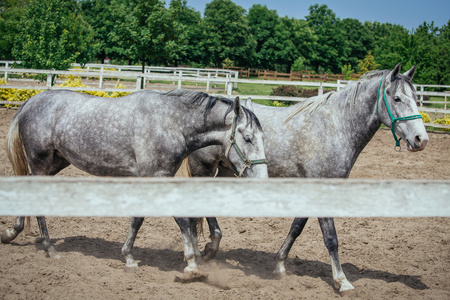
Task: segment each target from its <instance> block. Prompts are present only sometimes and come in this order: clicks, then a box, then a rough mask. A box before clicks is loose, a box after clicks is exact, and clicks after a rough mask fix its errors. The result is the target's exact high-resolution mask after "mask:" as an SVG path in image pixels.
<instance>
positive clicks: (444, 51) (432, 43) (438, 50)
mask: <svg viewBox="0 0 450 300" xmlns="http://www.w3.org/2000/svg"><path fill="white" fill-rule="evenodd" d="M445 27H446V26H443V27H442V29H439V28H438V27H436V26H434V24H433V23H431V24H428V23H426V22H424V23H423V24H422V25H420V26H419V27H418V28H417V29H416V30H415V31H414V32H413V34H412V50H411V52H412V56H413V62H414V63H415V64H416V65H417V73H416V75H415V78H416V81H418V82H420V83H424V84H444V83H442V82H445V80H444V81H443V80H442V79H443V78H444V77H445V74H446V73H447V74H448V73H449V72H450V71H449V69H448V67H449V63H448V60H449V59H450V57H449V52H448V50H449V39H448V32H447V47H446V46H445V40H446V38H445V32H446V28H445ZM447 31H448V28H447Z"/></svg>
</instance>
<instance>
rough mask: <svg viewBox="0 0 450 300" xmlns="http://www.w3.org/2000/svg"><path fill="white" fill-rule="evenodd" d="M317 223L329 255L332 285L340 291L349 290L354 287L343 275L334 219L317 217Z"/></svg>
mask: <svg viewBox="0 0 450 300" xmlns="http://www.w3.org/2000/svg"><path fill="white" fill-rule="evenodd" d="M319 224H320V229H321V230H322V235H323V241H324V243H325V246H326V247H327V249H328V254H329V255H330V260H331V269H332V272H333V281H334V286H335V287H336V288H337V289H338V290H339V292H341V293H342V292H346V291H351V290H353V289H354V287H353V285H352V284H351V283H350V282H349V281H348V280H347V278H346V277H345V274H344V271H343V270H342V266H341V262H340V260H339V254H338V239H337V233H336V229H335V227H334V220H333V218H319Z"/></svg>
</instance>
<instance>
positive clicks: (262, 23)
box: [247, 4, 284, 70]
mask: <svg viewBox="0 0 450 300" xmlns="http://www.w3.org/2000/svg"><path fill="white" fill-rule="evenodd" d="M247 20H248V24H249V27H250V30H251V34H252V35H253V38H254V39H255V41H256V48H255V55H254V59H253V60H252V67H254V68H258V69H272V70H273V69H274V67H275V63H276V55H275V50H276V48H277V45H276V44H277V41H276V39H275V36H276V35H279V33H280V32H279V30H280V29H284V28H282V27H280V25H281V21H280V18H279V16H278V14H277V12H276V11H275V10H271V9H268V8H267V6H266V5H261V4H254V5H253V6H252V7H251V8H250V9H249V11H248V15H247Z"/></svg>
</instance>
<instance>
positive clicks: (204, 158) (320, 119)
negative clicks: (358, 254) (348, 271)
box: [189, 64, 428, 292]
mask: <svg viewBox="0 0 450 300" xmlns="http://www.w3.org/2000/svg"><path fill="white" fill-rule="evenodd" d="M400 66H401V65H400V64H398V65H397V66H396V67H395V68H394V70H392V71H387V70H386V71H375V72H372V73H369V74H367V75H366V76H364V77H363V78H362V79H360V80H359V81H358V82H355V83H351V84H349V85H348V86H346V87H345V88H344V89H342V90H340V91H338V92H336V93H329V94H325V95H323V96H317V97H313V98H310V99H308V100H306V101H304V102H301V103H298V104H296V105H294V106H291V107H283V108H277V107H269V106H262V105H253V106H254V111H255V113H256V115H257V116H258V119H259V120H260V122H261V124H262V126H263V129H264V134H265V137H264V139H265V140H264V146H265V152H266V156H267V160H268V169H269V176H270V177H312V178H325V177H326V178H347V177H348V176H349V174H350V170H351V169H352V167H353V165H354V163H355V161H356V159H357V158H358V156H359V154H360V153H361V151H362V150H363V149H364V147H365V146H366V145H367V143H368V142H369V141H370V140H371V139H372V137H373V136H374V135H375V133H376V131H377V130H378V129H379V128H380V126H381V124H384V125H386V126H387V127H390V128H391V130H392V133H393V135H394V138H395V140H396V146H397V147H399V146H400V143H399V141H400V138H401V139H403V140H404V141H405V143H406V148H407V149H408V150H409V151H420V150H423V149H424V148H425V145H426V144H427V141H428V135H427V133H426V130H425V127H424V125H423V122H422V120H421V119H420V118H421V116H420V115H419V112H418V110H417V105H416V101H417V97H416V93H415V90H414V87H413V85H412V84H411V80H412V78H413V75H414V72H415V66H414V67H413V68H412V69H411V70H409V71H407V72H406V73H405V74H401V73H399V72H400ZM397 134H398V135H399V136H400V138H398V136H397ZM227 166H228V162H227V161H226V160H225V158H224V157H223V155H222V154H221V152H220V149H219V148H216V147H207V148H203V149H200V150H198V151H195V152H193V153H191V154H190V155H189V167H190V171H191V174H192V176H213V175H214V174H215V172H216V170H217V169H218V170H219V171H218V176H230V168H228V167H227ZM207 220H208V224H209V228H210V232H211V243H208V245H207V246H206V248H205V257H207V258H210V257H213V256H214V255H215V253H216V252H217V250H218V248H219V242H220V239H221V236H222V233H221V231H220V228H219V226H218V223H217V220H216V219H215V218H207ZM307 220H308V218H296V219H294V221H293V223H292V226H291V229H290V231H289V234H288V236H287V238H286V240H285V241H284V243H283V245H282V247H281V249H280V251H279V252H278V254H277V256H276V260H277V266H276V269H275V273H278V274H284V273H285V267H284V261H285V260H286V258H287V256H288V252H289V250H290V249H291V247H292V245H293V243H294V241H295V239H296V238H297V237H298V236H299V235H300V233H301V232H302V230H303V228H304V226H305V224H306V221H307ZM319 224H320V227H321V229H322V233H323V239H324V242H325V245H326V247H327V249H328V252H329V255H330V258H331V266H332V271H333V272H332V273H333V279H334V284H335V286H336V288H337V289H339V290H340V291H341V292H343V291H347V290H351V289H353V286H352V285H351V284H350V282H348V280H347V279H346V277H345V274H344V272H343V271H342V267H341V263H340V261H339V255H338V240H337V234H336V230H335V227H334V221H333V219H332V218H319Z"/></svg>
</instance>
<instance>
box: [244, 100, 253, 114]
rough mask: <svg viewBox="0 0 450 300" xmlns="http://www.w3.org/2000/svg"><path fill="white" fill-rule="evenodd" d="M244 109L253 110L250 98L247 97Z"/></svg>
mask: <svg viewBox="0 0 450 300" xmlns="http://www.w3.org/2000/svg"><path fill="white" fill-rule="evenodd" d="M245 107H247V108H248V109H249V110H251V111H254V110H253V104H252V98H250V97H248V98H247V101H245Z"/></svg>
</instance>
